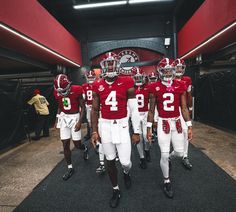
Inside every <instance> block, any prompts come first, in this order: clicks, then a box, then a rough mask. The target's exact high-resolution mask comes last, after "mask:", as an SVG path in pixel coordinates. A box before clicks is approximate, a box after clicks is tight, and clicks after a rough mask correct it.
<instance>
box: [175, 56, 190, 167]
mask: <svg viewBox="0 0 236 212" xmlns="http://www.w3.org/2000/svg"><path fill="white" fill-rule="evenodd" d="M173 66H174V67H175V68H176V74H175V75H176V76H175V79H176V80H178V81H181V82H182V83H183V84H184V85H185V87H186V89H187V90H186V101H187V106H188V109H189V112H190V117H192V109H193V107H192V105H193V100H192V79H191V78H190V77H189V76H184V73H185V69H186V64H185V62H184V60H182V59H176V60H175V61H174V63H173ZM181 116H182V115H181ZM181 118H182V117H181ZM187 129H188V127H187V126H186V124H184V125H183V130H184V137H185V139H184V156H183V159H182V163H183V165H184V167H185V168H186V169H189V170H191V169H192V167H193V166H192V164H191V163H190V161H189V157H188V146H189V141H188V134H187Z"/></svg>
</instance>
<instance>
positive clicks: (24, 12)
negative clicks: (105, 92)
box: [0, 0, 82, 64]
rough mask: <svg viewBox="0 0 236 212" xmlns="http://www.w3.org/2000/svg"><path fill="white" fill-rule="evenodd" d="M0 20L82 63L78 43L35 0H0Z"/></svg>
mask: <svg viewBox="0 0 236 212" xmlns="http://www.w3.org/2000/svg"><path fill="white" fill-rule="evenodd" d="M0 21H1V22H2V23H3V24H6V25H8V26H10V27H11V28H13V29H15V30H17V31H18V32H20V33H22V34H24V35H26V36H28V37H30V38H32V39H33V40H35V41H37V42H39V43H41V44H43V45H44V46H47V47H48V48H50V49H52V50H54V51H55V52H57V53H59V54H61V55H63V56H65V57H67V58H68V59H70V60H72V61H73V62H76V63H79V64H81V63H82V57H81V47H80V43H79V42H78V41H77V40H76V39H75V38H74V37H73V36H72V35H71V34H70V33H69V32H68V31H67V30H66V29H65V28H64V27H63V26H62V25H61V24H60V23H59V22H57V20H56V19H55V18H54V17H52V16H51V15H50V14H49V13H48V12H47V11H46V10H45V9H44V8H43V7H42V6H41V5H40V4H39V3H38V2H37V1H36V0H30V1H29V0H20V1H19V0H11V1H1V8H0ZM35 48H37V47H35ZM42 53H43V52H42Z"/></svg>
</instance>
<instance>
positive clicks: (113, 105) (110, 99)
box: [105, 91, 118, 111]
mask: <svg viewBox="0 0 236 212" xmlns="http://www.w3.org/2000/svg"><path fill="white" fill-rule="evenodd" d="M105 104H106V105H110V111H117V110H118V107H117V105H118V102H117V101H116V91H111V93H110V94H109V95H108V96H107V98H106V101H105Z"/></svg>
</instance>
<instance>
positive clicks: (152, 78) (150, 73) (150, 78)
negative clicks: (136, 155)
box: [145, 70, 158, 161]
mask: <svg viewBox="0 0 236 212" xmlns="http://www.w3.org/2000/svg"><path fill="white" fill-rule="evenodd" d="M147 79H148V84H149V85H151V84H152V83H154V82H156V81H157V80H158V75H157V72H156V71H155V70H152V71H148V72H147ZM157 121H158V111H157V107H155V113H154V122H153V126H152V133H153V138H152V140H153V142H156V141H157ZM145 153H146V158H147V161H150V153H149V152H145Z"/></svg>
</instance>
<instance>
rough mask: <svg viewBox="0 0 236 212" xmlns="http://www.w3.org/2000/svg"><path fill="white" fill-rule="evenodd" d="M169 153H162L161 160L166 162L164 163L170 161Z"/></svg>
mask: <svg viewBox="0 0 236 212" xmlns="http://www.w3.org/2000/svg"><path fill="white" fill-rule="evenodd" d="M169 156H170V154H169V152H162V153H161V160H162V161H164V162H168V161H169Z"/></svg>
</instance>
